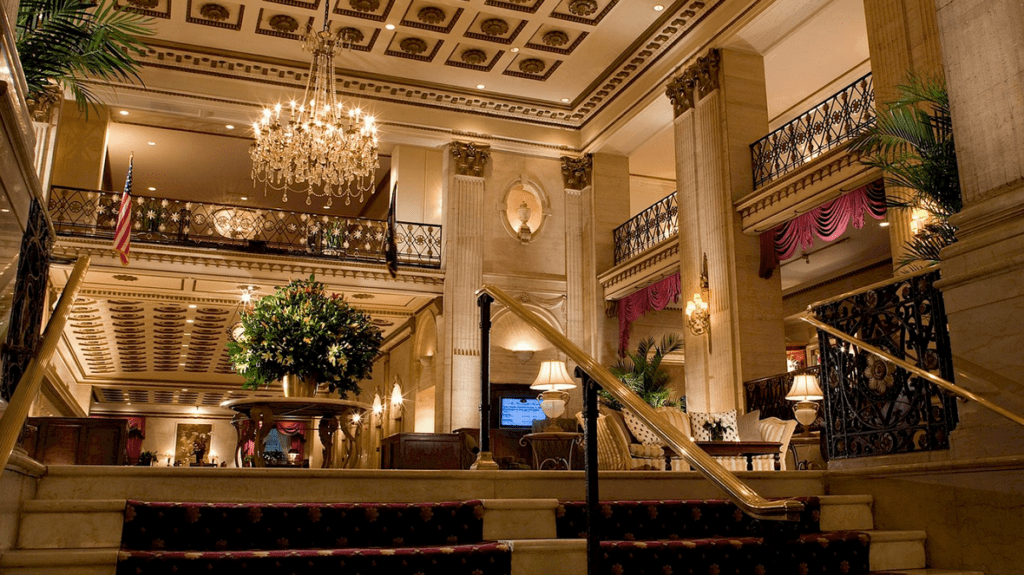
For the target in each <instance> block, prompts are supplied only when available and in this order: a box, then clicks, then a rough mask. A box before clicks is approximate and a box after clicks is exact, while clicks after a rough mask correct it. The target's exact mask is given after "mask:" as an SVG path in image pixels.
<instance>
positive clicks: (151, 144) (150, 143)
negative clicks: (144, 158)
mask: <svg viewBox="0 0 1024 575" xmlns="http://www.w3.org/2000/svg"><path fill="white" fill-rule="evenodd" d="M146 143H147V144H149V145H150V146H155V145H156V142H146Z"/></svg>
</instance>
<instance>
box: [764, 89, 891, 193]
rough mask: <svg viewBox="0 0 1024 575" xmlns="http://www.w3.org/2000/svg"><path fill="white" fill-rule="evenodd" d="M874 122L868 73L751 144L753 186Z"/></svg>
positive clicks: (835, 146) (830, 147)
mask: <svg viewBox="0 0 1024 575" xmlns="http://www.w3.org/2000/svg"><path fill="white" fill-rule="evenodd" d="M874 123H875V90H874V88H873V87H872V83H871V74H870V73H868V74H867V75H866V76H864V77H863V78H859V79H858V80H856V81H855V82H853V83H852V84H850V85H849V86H847V87H845V88H843V89H842V90H840V91H839V92H838V93H837V94H835V95H834V96H832V97H830V98H829V99H827V100H825V101H824V102H822V103H820V104H818V105H817V106H815V107H814V108H812V109H811V110H809V111H807V112H805V113H804V114H802V115H801V116H800V117H798V118H796V119H794V120H792V121H791V122H789V123H788V124H786V125H784V126H782V127H781V128H779V129H777V130H775V131H774V132H772V133H770V134H768V135H767V136H765V137H763V138H761V139H760V140H758V141H756V142H754V143H753V144H751V145H750V155H751V159H752V161H753V168H754V187H755V188H759V187H761V186H762V185H764V184H766V183H768V182H770V181H772V180H774V179H776V178H779V177H780V176H783V175H784V174H787V173H789V172H791V171H793V170H795V169H796V168H798V167H800V166H801V165H803V164H804V163H806V162H809V161H811V160H813V159H814V158H816V157H818V156H820V155H821V154H824V153H825V152H828V151H829V150H832V149H834V148H837V147H839V146H840V145H842V144H843V143H844V142H846V141H848V140H850V139H851V138H853V137H854V136H856V135H857V134H858V133H860V131H861V130H862V129H864V127H866V126H870V125H871V124H874Z"/></svg>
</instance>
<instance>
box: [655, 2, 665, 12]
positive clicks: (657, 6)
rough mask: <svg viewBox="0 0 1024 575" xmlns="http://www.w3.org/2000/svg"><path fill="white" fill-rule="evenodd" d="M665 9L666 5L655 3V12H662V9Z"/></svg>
mask: <svg viewBox="0 0 1024 575" xmlns="http://www.w3.org/2000/svg"><path fill="white" fill-rule="evenodd" d="M664 9H665V7H664V6H662V5H661V4H655V5H654V11H655V12H661V11H662V10H664Z"/></svg>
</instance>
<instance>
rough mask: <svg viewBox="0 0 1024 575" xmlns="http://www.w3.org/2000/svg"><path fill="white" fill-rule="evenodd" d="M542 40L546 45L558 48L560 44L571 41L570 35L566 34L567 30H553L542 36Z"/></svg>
mask: <svg viewBox="0 0 1024 575" xmlns="http://www.w3.org/2000/svg"><path fill="white" fill-rule="evenodd" d="M541 41H543V42H544V45H545V46H551V47H552V48H557V47H559V46H564V45H566V44H568V43H569V35H568V34H566V33H565V32H562V31H561V30H552V31H550V32H548V33H547V34H544V36H543V37H542V38H541Z"/></svg>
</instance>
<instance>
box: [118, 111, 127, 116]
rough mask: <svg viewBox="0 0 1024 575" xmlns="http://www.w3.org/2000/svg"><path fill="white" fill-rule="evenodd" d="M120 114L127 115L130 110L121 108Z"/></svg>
mask: <svg viewBox="0 0 1024 575" xmlns="http://www.w3.org/2000/svg"><path fill="white" fill-rule="evenodd" d="M118 114H121V115H122V116H127V115H128V110H121V111H120V112H118Z"/></svg>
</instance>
